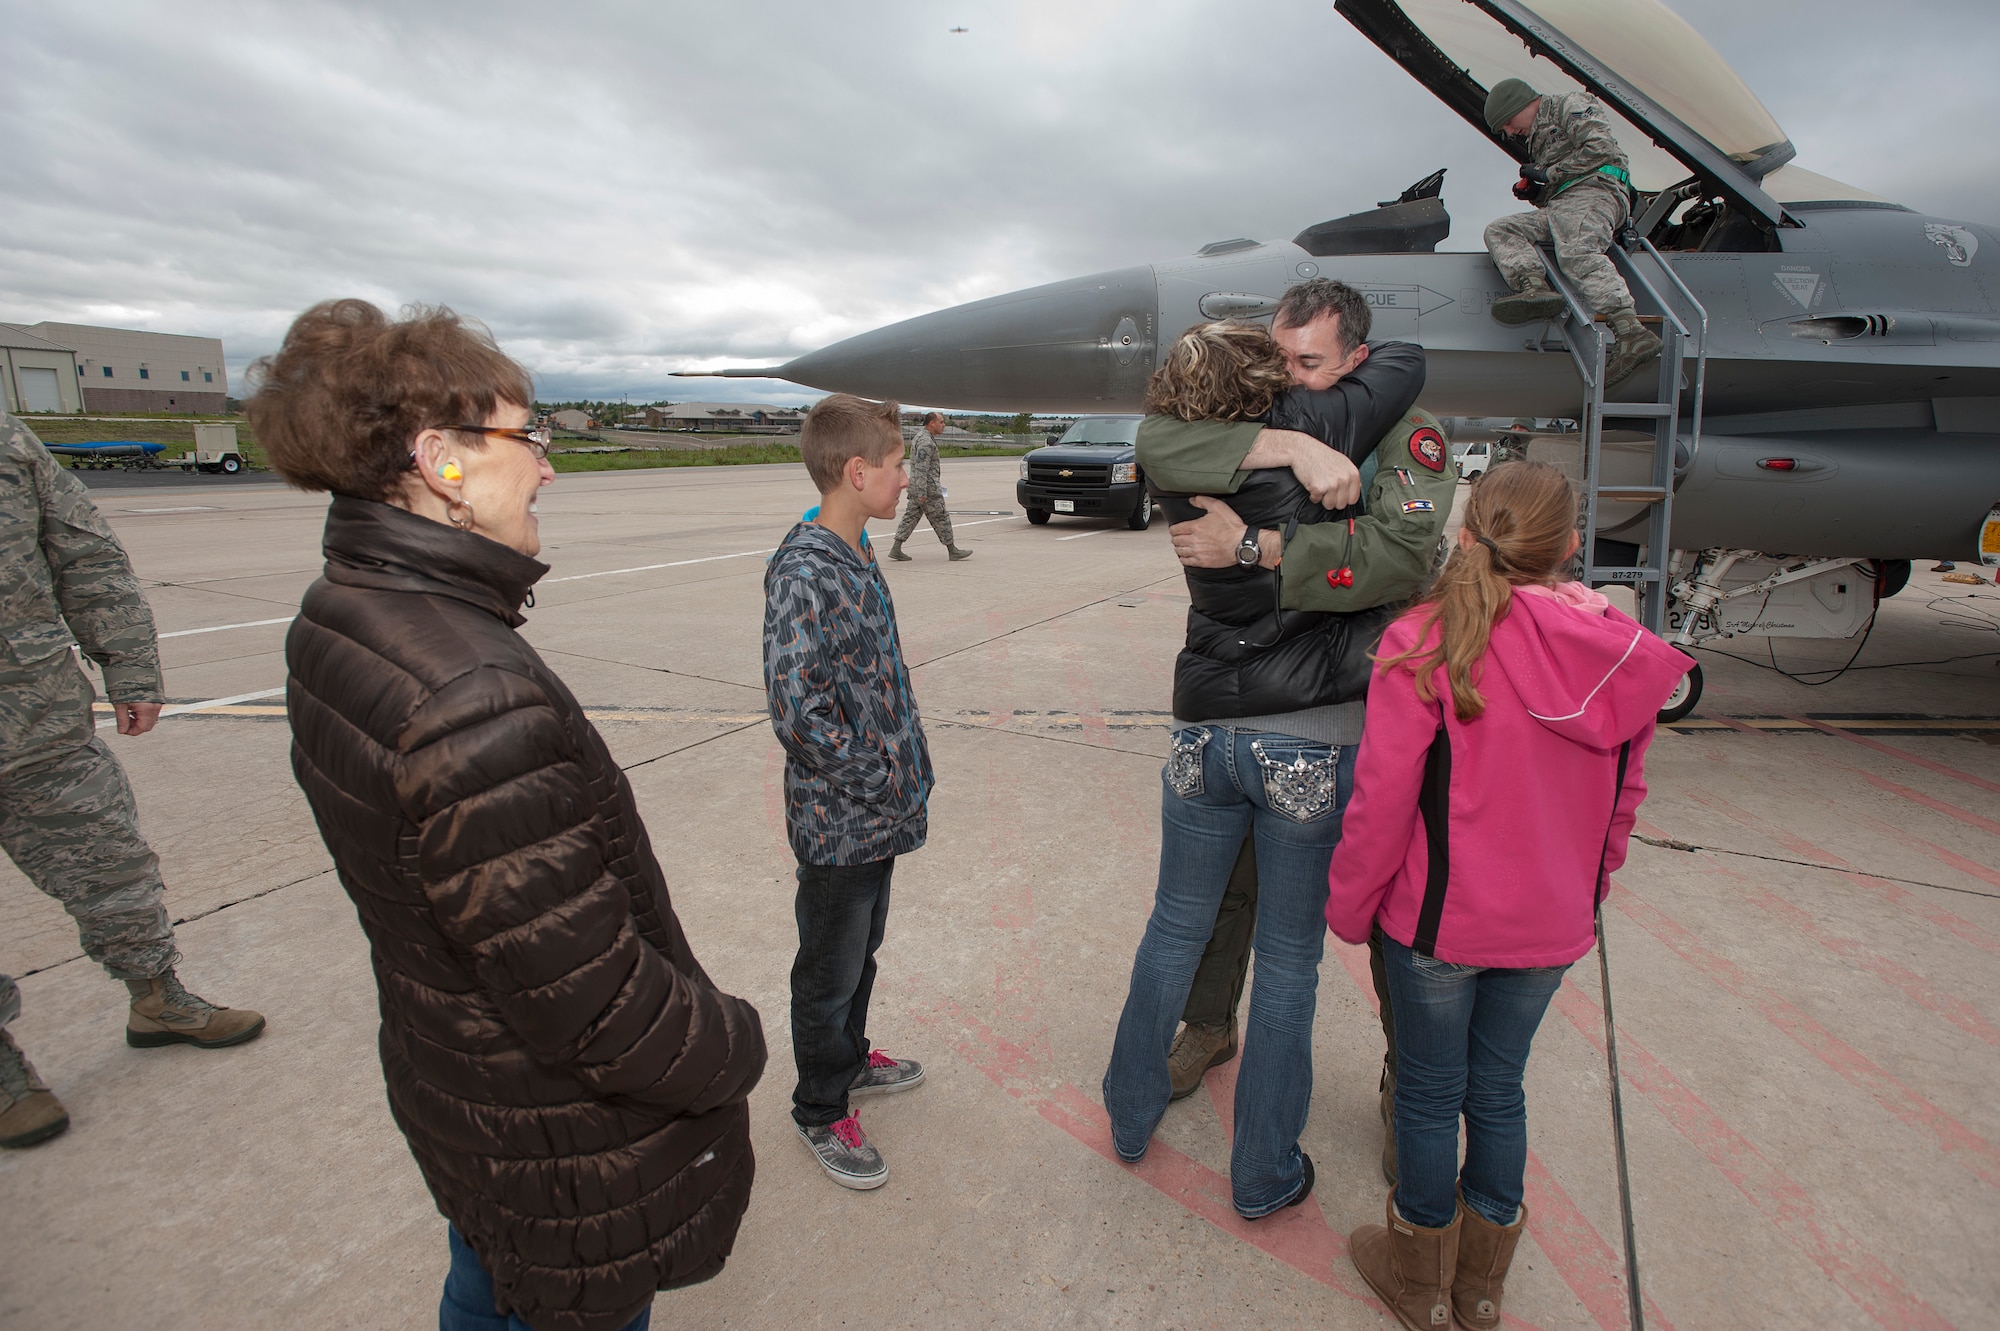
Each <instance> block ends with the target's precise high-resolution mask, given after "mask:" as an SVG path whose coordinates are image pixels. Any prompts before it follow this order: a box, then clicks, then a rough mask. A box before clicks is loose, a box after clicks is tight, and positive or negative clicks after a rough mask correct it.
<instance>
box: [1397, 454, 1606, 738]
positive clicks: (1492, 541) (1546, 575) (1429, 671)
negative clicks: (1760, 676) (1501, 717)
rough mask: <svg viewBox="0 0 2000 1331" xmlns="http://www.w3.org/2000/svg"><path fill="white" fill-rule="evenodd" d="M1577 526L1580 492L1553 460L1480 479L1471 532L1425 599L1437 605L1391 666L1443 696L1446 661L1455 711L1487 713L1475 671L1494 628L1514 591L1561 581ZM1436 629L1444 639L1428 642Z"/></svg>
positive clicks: (1420, 689) (1468, 511) (1467, 715)
mask: <svg viewBox="0 0 2000 1331" xmlns="http://www.w3.org/2000/svg"><path fill="white" fill-rule="evenodd" d="M1575 531H1576V493H1575V491H1574V490H1573V489H1572V488H1571V487H1570V483H1569V478H1568V477H1567V476H1565V475H1564V474H1563V473H1562V472H1561V471H1559V470H1558V469H1556V468H1555V467H1552V466H1550V465H1548V464H1547V463H1546V462H1504V463H1502V464H1500V465H1499V466H1497V467H1495V468H1493V469H1492V470H1491V471H1489V472H1487V473H1486V474H1485V475H1484V476H1482V477H1480V478H1479V479H1478V480H1477V481H1475V482H1473V485H1472V492H1471V494H1469V495H1468V496H1467V497H1466V504H1465V527H1464V537H1466V538H1469V539H1463V538H1462V539H1461V540H1460V542H1459V544H1458V546H1457V547H1456V548H1455V549H1453V550H1452V552H1451V555H1450V557H1449V558H1448V559H1446V560H1445V564H1444V568H1443V570H1442V571H1441V572H1440V573H1439V574H1438V577H1437V581H1436V582H1434V583H1433V584H1431V588H1430V590H1429V591H1428V592H1426V593H1425V595H1424V598H1423V600H1422V601H1421V602H1420V603H1419V604H1420V605H1422V606H1428V607H1429V613H1428V614H1426V615H1425V616H1424V620H1423V624H1422V626H1421V627H1420V628H1419V629H1418V631H1417V637H1416V641H1415V642H1414V643H1412V644H1411V645H1410V647H1409V648H1408V649H1407V650H1405V651H1402V652H1399V653H1398V654H1396V655H1395V656H1391V657H1377V658H1376V659H1377V660H1378V661H1379V662H1380V663H1381V665H1382V666H1383V667H1384V668H1385V669H1394V668H1397V667H1401V668H1404V669H1407V670H1409V671H1410V672H1411V673H1412V674H1414V675H1415V676H1416V684H1417V697H1419V698H1421V699H1422V700H1423V701H1425V702H1432V701H1435V700H1436V697H1437V693H1436V690H1435V687H1434V684H1433V676H1434V675H1435V674H1436V672H1437V669H1438V667H1439V666H1443V667H1444V671H1445V678H1446V680H1447V681H1448V682H1449V684H1450V686H1451V705H1452V712H1453V714H1454V715H1456V716H1457V717H1458V719H1459V720H1461V721H1471V720H1474V719H1476V718H1478V717H1479V716H1481V715H1482V714H1483V713H1484V712H1485V711H1486V699H1485V697H1484V696H1483V695H1482V694H1481V693H1480V692H1479V686H1478V684H1477V682H1476V681H1475V674H1476V672H1477V671H1478V669H1479V666H1480V664H1481V662H1482V661H1484V659H1485V657H1486V647H1487V643H1488V642H1489V641H1490V639H1491V638H1492V635H1493V626H1494V625H1495V624H1496V623H1498V622H1499V621H1500V619H1501V618H1502V617H1503V616H1505V615H1506V613H1507V609H1508V607H1509V606H1510V605H1511V604H1512V603H1513V599H1514V588H1516V587H1518V586H1522V585H1524V584H1528V583H1545V584H1546V583H1551V582H1554V581H1556V580H1557V578H1558V575H1559V574H1560V573H1561V571H1562V567H1563V565H1564V564H1565V563H1566V562H1567V561H1568V559H1569V557H1570V538H1571V536H1572V534H1573V533H1574V532H1575ZM1433 630H1435V631H1436V641H1435V642H1434V643H1433V644H1432V645H1431V647H1430V648H1429V649H1428V650H1426V649H1425V648H1424V646H1423V644H1424V642H1425V641H1426V640H1428V639H1430V638H1431V636H1432V632H1433Z"/></svg>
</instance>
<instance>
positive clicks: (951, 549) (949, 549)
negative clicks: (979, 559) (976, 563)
mask: <svg viewBox="0 0 2000 1331" xmlns="http://www.w3.org/2000/svg"><path fill="white" fill-rule="evenodd" d="M945 554H946V555H947V556H948V557H949V558H952V559H970V558H972V551H970V550H961V549H960V548H959V547H957V546H955V545H947V546H946V547H945Z"/></svg>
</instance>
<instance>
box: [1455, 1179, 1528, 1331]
mask: <svg viewBox="0 0 2000 1331" xmlns="http://www.w3.org/2000/svg"><path fill="white" fill-rule="evenodd" d="M1458 1221H1459V1225H1460V1229H1459V1233H1458V1270H1457V1272H1456V1273H1455V1274H1454V1275H1453V1276H1452V1278H1451V1310H1452V1312H1453V1314H1455V1315H1456V1316H1457V1318H1458V1324H1459V1325H1460V1326H1462V1327H1464V1328H1466V1331H1493V1328H1494V1327H1497V1326H1499V1325H1500V1297H1501V1295H1502V1294H1503V1293H1505V1292H1506V1284H1507V1268H1508V1267H1510V1266H1512V1265H1513V1264H1514V1245H1516V1244H1517V1243H1519V1242H1520V1241H1521V1226H1523V1225H1525V1224H1526V1223H1527V1222H1528V1208H1527V1206H1526V1204H1525V1203H1524V1204H1523V1205H1522V1206H1521V1208H1520V1210H1519V1211H1517V1212H1516V1213H1515V1215H1514V1223H1513V1224H1511V1225H1496V1224H1494V1223H1493V1222H1492V1221H1491V1220H1488V1219H1487V1218H1486V1217H1485V1216H1483V1215H1481V1214H1479V1212H1477V1211H1475V1210H1473V1209H1472V1208H1471V1207H1469V1206H1467V1205H1466V1204H1465V1198H1464V1196H1462V1195H1461V1196H1460V1197H1459V1199H1458Z"/></svg>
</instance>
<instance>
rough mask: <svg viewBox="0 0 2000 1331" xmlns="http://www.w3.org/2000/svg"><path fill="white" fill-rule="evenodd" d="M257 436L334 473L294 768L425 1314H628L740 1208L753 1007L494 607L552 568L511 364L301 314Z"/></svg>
mask: <svg viewBox="0 0 2000 1331" xmlns="http://www.w3.org/2000/svg"><path fill="white" fill-rule="evenodd" d="M253 373H254V374H255V375H256V377H257V379H258V380H259V387H258V391H257V395H256V396H255V397H254V398H253V399H252V400H251V402H250V408H249V410H250V417H251V421H252V424H253V425H254V427H255V429H256V432H257V438H258V441H259V442H260V443H261V444H262V445H263V446H264V447H265V448H266V449H267V450H268V451H269V453H270V456H271V460H272V463H273V465H274V466H275V467H276V468H277V470H278V471H279V473H280V474H282V475H283V476H284V477H285V479H286V480H287V481H289V482H290V483H291V484H293V485H294V486H297V487H299V488H300V489H305V490H330V491H332V492H333V494H334V496H335V498H334V500H333V503H332V504H331V506H330V507H329V509H328V512H327V524H326V536H325V553H326V572H325V574H324V576H323V577H321V578H320V580H319V581H317V582H315V583H314V584H313V585H312V587H311V589H310V590H308V591H307V593H306V596H305V602H304V604H303V605H302V606H301V607H300V611H299V616H298V619H297V620H296V621H295V622H294V623H293V625H292V628H291V632H290V635H289V636H288V638H287V639H286V644H285V656H286V661H287V663H288V664H289V667H290V672H291V675H290V681H289V689H288V693H287V710H288V712H289V714H290V717H291V723H292V734H293V741H292V765H293V770H294V771H295V773H296V774H297V776H298V780H299V785H300V786H301V787H303V788H304V790H305V793H306V798H307V800H308V802H309V803H310V804H311V805H312V809H313V814H314V817H315V818H316V819H317V820H318V822H319V828H320V835H321V836H322V837H323V838H324V839H325V841H326V846H327V850H328V851H330V852H331V853H332V855H333V859H334V864H335V866H336V868H337V869H338V871H339V874H340V881H341V884H342V885H343V886H344V887H345V888H346V889H347V892H348V895H349V896H350V897H352V898H353V899H354V904H355V908H356V910H357V912H358V913H359V915H360V917H361V926H362V929H363V930H364V931H365V932H366V933H367V935H368V941H369V947H370V957H371V960H372V962H373V964H374V968H375V979H376V984H377V986H378V988H379V990H380V995H381V1010H382V1029H381V1040H380V1045H381V1052H382V1071H383V1074H384V1076H385V1078H386V1080H387V1083H388V1092H389V1107H390V1109H391V1111H392V1112H393V1113H394V1115H395V1119H396V1123H397V1126H398V1127H400V1128H401V1129H402V1130H403V1135H404V1136H405V1137H406V1138H407V1139H408V1141H409V1144H410V1151H411V1154H413V1155H414V1156H415V1157H416V1160H417V1165H418V1167H419V1168H420V1169H421V1170H422V1171H423V1176H424V1181H425V1182H426V1183H427V1184H429V1186H430V1190H431V1195H432V1196H433V1197H434V1198H435V1199H436V1201H437V1205H438V1209H439V1210H440V1211H442V1212H443V1213H444V1215H445V1218H446V1219H447V1220H448V1221H450V1225H451V1230H452V1232H451V1234H450V1239H451V1250H452V1266H451V1274H450V1276H449V1277H448V1278H447V1281H446V1285H445V1295H444V1300H443V1304H442V1306H441V1307H440V1310H439V1321H440V1325H441V1326H442V1327H444V1328H446V1329H447V1331H454V1329H455V1328H458V1327H468V1328H471V1327H478V1328H482V1329H483V1328H496V1329H497V1328H502V1327H516V1328H518V1327H522V1326H524V1325H525V1326H527V1327H531V1328H534V1331H617V1329H618V1328H624V1327H628V1326H639V1327H643V1326H644V1325H645V1324H646V1319H647V1317H648V1314H649V1310H650V1308H651V1306H652V1300H653V1293H654V1291H655V1290H660V1289H671V1288H675V1287H677V1286H681V1285H687V1284H692V1283H694V1282H696V1281H700V1280H705V1279H707V1278H708V1277H710V1276H712V1275H714V1274H715V1273H716V1272H717V1271H719V1270H721V1269H722V1263H723V1260H724V1259H725V1258H726V1257H727V1256H728V1255H729V1249H730V1245H731V1244H732V1243H733V1242H734V1240H735V1236H736V1228H737V1225H738V1223H739V1222H740V1221H741V1219H742V1217H743V1211H744V1208H745V1206H746V1205H747V1204H748V1202H749V1197H750V1182H751V1178H752V1174H753V1171H754V1164H753V1160H752V1157H751V1152H750V1131H749V1113H748V1109H747V1107H746V1105H745V1103H744V1100H745V1097H746V1096H748V1095H749V1093H750V1089H751V1087H752V1086H754V1085H755V1084H756V1082H757V1078H758V1076H759V1074H760V1073H761V1072H762V1071H763V1068H764V1035H763V1027H762V1024H761V1023H760V1021H759V1019H758V1016H757V1011H756V1009H755V1008H753V1007H751V1005H750V1004H749V1003H747V1002H745V1001H743V1000H742V999H740V998H733V997H731V996H729V995H727V994H724V993H722V992H720V991H719V990H717V989H716V988H715V986H714V985H713V984H712V983H710V981H709V978H708V976H707V975H706V974H704V973H703V971H702V968H701V965H700V963H699V962H697V961H696V960H695V958H694V954H693V953H692V952H691V951H690V950H689V948H688V945H687V940H686V939H685V938H684V937H683V936H682V933H681V928H680V923H679V921H677V920H676V919H675V918H674V912H673V907H672V905H671V903H670V902H669V900H668V896H667V886H666V882H665V879H664V878H663V876H662V875H661V872H660V867H659V864H658V862H657V861H656V860H655V859H654V857H653V850H652V846H651V844H650V843H649V841H648V840H647V837H646V829H645V826H644V824H643V823H642V822H641V821H640V818H639V812H638V809H637V807H636V806H635V804H634V802H633V797H632V788H631V786H630V784H629V783H628V782H627V781H626V780H625V776H624V774H623V773H622V772H620V770H619V769H618V765H617V764H616V763H615V762H614V761H613V760H612V758H611V755H610V753H609V751H608V750H607V749H606V748H605V745H604V741H603V740H602V739H601V738H600V737H599V736H598V734H597V731H596V730H595V729H594V728H593V727H592V726H591V724H590V723H589V722H588V721H587V720H585V719H584V715H583V711H582V709H581V708H580V707H579V706H578V704H577V702H576V699H575V698H573V697H571V696H570V692H569V690H568V689H567V688H565V687H564V686H563V683H562V681H561V680H560V679H558V678H557V677H556V675H555V673H554V672H553V671H551V670H550V669H549V667H548V666H547V664H545V663H544V662H543V661H542V659H541V657H539V656H538V655H536V653H535V651H534V649H533V648H531V647H530V646H529V645H528V644H527V642H526V641H524V640H523V639H522V638H521V637H520V635H519V634H518V633H516V632H515V629H516V628H518V627H519V626H520V625H521V624H522V623H523V622H524V621H523V619H522V616H521V613H520V607H521V605H522V603H523V602H524V601H529V600H530V599H531V598H530V590H531V588H532V586H533V584H534V582H535V581H536V579H538V578H539V577H541V576H542V574H544V573H546V572H547V571H548V569H547V566H546V565H544V564H541V563H539V562H537V561H536V560H535V559H534V558H533V556H534V555H535V554H536V553H537V552H538V551H539V550H540V548H541V542H540V539H539V537H538V535H537V519H536V514H535V497H536V495H537V493H538V491H539V490H540V488H541V487H542V486H544V485H547V484H548V483H549V482H550V481H552V480H554V479H555V475H554V472H553V471H552V470H551V469H550V468H549V466H548V463H547V461H546V460H545V458H546V452H547V444H548V437H547V435H546V434H542V433H540V432H536V431H530V430H528V429H526V428H525V427H526V426H527V424H528V420H529V410H528V405H527V404H528V403H530V402H532V401H533V393H532V389H531V387H530V385H529V382H528V378H527V375H526V373H525V372H524V371H522V370H521V368H520V367H519V366H518V365H516V364H515V363H514V362H513V361H511V360H509V359H508V358H507V357H506V356H504V355H503V354H502V353H501V352H500V350H499V348H498V347H496V346H495V345H494V344H493V342H492V340H491V339H490V338H489V337H488V336H486V335H485V333H484V332H483V330H475V329H473V328H471V327H468V326H467V325H465V324H463V323H461V322H460V321H459V319H458V318H457V316H455V315H453V314H452V313H451V312H450V311H448V310H417V311H415V312H413V314H412V315H411V317H408V318H406V319H405V320H404V321H402V322H399V323H390V322H389V321H388V320H387V319H386V318H384V316H383V315H382V313H381V312H380V311H379V310H377V309H376V308H375V307H374V306H372V305H369V304H367V303H365V302H363V301H354V300H347V301H336V302H329V303H327V304H324V305H320V306H317V307H315V308H313V309H311V310H308V311H307V312H306V313H305V314H303V315H301V316H300V318H299V320H298V322H296V323H295V324H293V325H292V328H291V331H290V332H289V333H288V334H287V335H286V338H285V343H284V346H283V347H282V349H280V350H279V352H278V353H277V355H276V356H274V357H270V358H267V359H266V360H264V361H261V362H259V364H258V365H257V366H256V367H254V370H253Z"/></svg>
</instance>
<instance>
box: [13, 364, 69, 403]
mask: <svg viewBox="0 0 2000 1331" xmlns="http://www.w3.org/2000/svg"><path fill="white" fill-rule="evenodd" d="M14 377H15V378H16V379H17V380H18V381H19V383H20V385H21V410H23V411H51V412H59V411H61V410H62V394H61V392H59V391H58V390H57V388H56V372H55V371H54V370H49V369H40V368H37V367H35V366H31V365H19V366H16V367H15V368H14Z"/></svg>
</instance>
